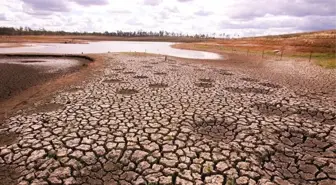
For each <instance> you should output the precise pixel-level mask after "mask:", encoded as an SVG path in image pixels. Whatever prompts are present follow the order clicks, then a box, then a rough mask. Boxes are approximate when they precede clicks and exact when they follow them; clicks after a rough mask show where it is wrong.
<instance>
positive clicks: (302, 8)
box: [227, 0, 336, 19]
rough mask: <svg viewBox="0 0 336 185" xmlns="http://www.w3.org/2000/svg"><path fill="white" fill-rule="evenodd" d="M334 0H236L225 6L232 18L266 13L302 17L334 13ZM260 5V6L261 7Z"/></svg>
mask: <svg viewBox="0 0 336 185" xmlns="http://www.w3.org/2000/svg"><path fill="white" fill-rule="evenodd" d="M335 6H336V3H335V1H334V0H322V1H314V0H296V1H282V0H274V1H272V2H270V1H268V0H254V1H245V0H237V1H235V2H234V3H232V4H231V5H229V6H228V7H227V15H228V16H229V17H230V18H233V19H254V18H256V17H264V16H266V15H288V16H294V17H304V16H311V15H318V16H332V15H336V8H335ZM261 7H262V8H261Z"/></svg>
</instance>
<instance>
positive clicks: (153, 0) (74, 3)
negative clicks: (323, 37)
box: [0, 0, 336, 36]
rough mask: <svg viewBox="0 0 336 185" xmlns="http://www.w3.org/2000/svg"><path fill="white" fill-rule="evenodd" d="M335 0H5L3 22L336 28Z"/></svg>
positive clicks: (180, 28)
mask: <svg viewBox="0 0 336 185" xmlns="http://www.w3.org/2000/svg"><path fill="white" fill-rule="evenodd" d="M335 2H336V1H335V0H0V26H13V27H19V26H23V27H24V26H29V27H31V28H34V29H38V28H45V29H47V30H65V31H88V32H92V31H98V32H104V31H116V30H123V31H137V30H140V29H141V30H145V31H150V30H151V31H159V30H167V31H170V32H171V31H174V32H183V33H190V34H195V33H217V34H219V33H227V34H239V35H241V36H255V35H266V34H281V33H292V32H302V31H316V30H326V29H336V21H335V20H336V4H335Z"/></svg>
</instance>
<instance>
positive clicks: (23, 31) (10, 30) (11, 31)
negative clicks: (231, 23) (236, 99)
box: [0, 27, 229, 39]
mask: <svg viewBox="0 0 336 185" xmlns="http://www.w3.org/2000/svg"><path fill="white" fill-rule="evenodd" d="M0 35H97V36H102V35H103V36H117V37H191V38H204V39H209V38H215V37H216V34H215V33H214V34H211V35H209V34H194V35H189V34H183V33H177V32H168V31H159V32H153V31H142V30H139V31H133V32H132V31H121V30H119V31H116V32H108V31H105V32H66V31H50V30H45V29H44V28H42V29H31V28H30V27H20V28H14V27H0ZM219 36H221V37H222V36H226V38H229V35H225V34H220V35H219Z"/></svg>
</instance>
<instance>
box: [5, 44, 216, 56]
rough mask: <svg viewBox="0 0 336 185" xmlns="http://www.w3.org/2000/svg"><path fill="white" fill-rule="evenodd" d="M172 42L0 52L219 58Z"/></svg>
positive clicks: (55, 46) (41, 46)
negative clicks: (175, 46) (150, 54)
mask: <svg viewBox="0 0 336 185" xmlns="http://www.w3.org/2000/svg"><path fill="white" fill-rule="evenodd" d="M173 44H175V43H172V42H133V41H132V42H131V41H102V42H89V43H88V44H56V43H50V44H29V45H28V47H16V48H0V53H55V54H81V53H82V52H83V53H84V54H87V53H107V52H147V53H153V54H161V55H168V56H175V57H181V58H191V59H220V58H221V56H220V55H218V54H216V53H210V52H203V51H191V50H182V49H175V48H172V47H171V45H173Z"/></svg>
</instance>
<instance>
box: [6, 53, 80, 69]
mask: <svg viewBox="0 0 336 185" xmlns="http://www.w3.org/2000/svg"><path fill="white" fill-rule="evenodd" d="M0 64H12V65H13V64H15V65H22V66H25V67H33V68H36V69H42V70H41V72H44V73H55V72H58V71H62V70H66V69H68V68H71V67H76V66H79V65H81V64H82V62H81V61H79V60H77V59H72V58H50V57H49V58H47V57H46V58H44V57H36V58H35V57H27V58H24V57H17V58H0Z"/></svg>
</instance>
